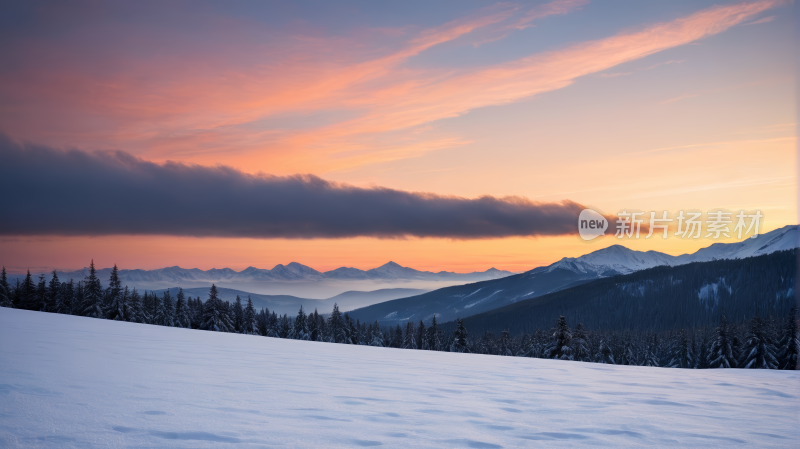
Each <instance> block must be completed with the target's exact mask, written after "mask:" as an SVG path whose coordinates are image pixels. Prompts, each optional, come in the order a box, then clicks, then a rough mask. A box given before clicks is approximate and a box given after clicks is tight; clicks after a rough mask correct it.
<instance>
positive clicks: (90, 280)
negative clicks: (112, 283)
mask: <svg viewBox="0 0 800 449" xmlns="http://www.w3.org/2000/svg"><path fill="white" fill-rule="evenodd" d="M83 302H84V304H83V313H82V315H83V316H88V317H92V318H103V286H102V285H100V279H98V278H97V271H96V270H95V269H94V260H92V263H91V265H89V276H87V277H86V280H85V281H84V286H83Z"/></svg>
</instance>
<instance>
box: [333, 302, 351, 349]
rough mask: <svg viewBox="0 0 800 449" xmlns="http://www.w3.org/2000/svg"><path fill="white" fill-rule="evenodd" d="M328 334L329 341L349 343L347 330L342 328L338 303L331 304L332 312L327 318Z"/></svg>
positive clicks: (342, 320) (342, 319)
mask: <svg viewBox="0 0 800 449" xmlns="http://www.w3.org/2000/svg"><path fill="white" fill-rule="evenodd" d="M328 333H329V334H330V335H329V336H328V338H329V341H330V343H345V344H350V343H351V342H350V341H348V338H347V332H346V330H345V328H344V318H342V313H341V312H339V305H338V304H336V303H334V304H333V312H332V313H331V316H330V317H329V318H328Z"/></svg>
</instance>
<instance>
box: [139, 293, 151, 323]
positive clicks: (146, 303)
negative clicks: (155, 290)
mask: <svg viewBox="0 0 800 449" xmlns="http://www.w3.org/2000/svg"><path fill="white" fill-rule="evenodd" d="M140 318H141V320H142V323H145V324H153V318H154V317H153V295H151V294H150V292H148V291H147V290H145V291H144V295H143V296H142V313H141V315H140Z"/></svg>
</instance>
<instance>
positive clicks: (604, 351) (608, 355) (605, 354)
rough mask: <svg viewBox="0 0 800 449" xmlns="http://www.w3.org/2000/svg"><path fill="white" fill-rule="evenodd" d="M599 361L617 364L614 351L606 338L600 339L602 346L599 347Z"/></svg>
mask: <svg viewBox="0 0 800 449" xmlns="http://www.w3.org/2000/svg"><path fill="white" fill-rule="evenodd" d="M597 363H606V364H608V365H616V361H615V360H614V353H613V352H612V351H611V348H610V347H609V346H608V343H606V342H605V340H601V341H600V347H599V348H598V357H597Z"/></svg>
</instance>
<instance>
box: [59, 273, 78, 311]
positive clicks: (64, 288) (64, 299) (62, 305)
mask: <svg viewBox="0 0 800 449" xmlns="http://www.w3.org/2000/svg"><path fill="white" fill-rule="evenodd" d="M60 290H61V293H60V294H59V295H58V298H57V301H56V313H64V314H67V315H72V313H73V312H74V310H73V309H74V304H75V284H74V282H73V281H72V279H70V280H69V282H62V283H61V288H60Z"/></svg>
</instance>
